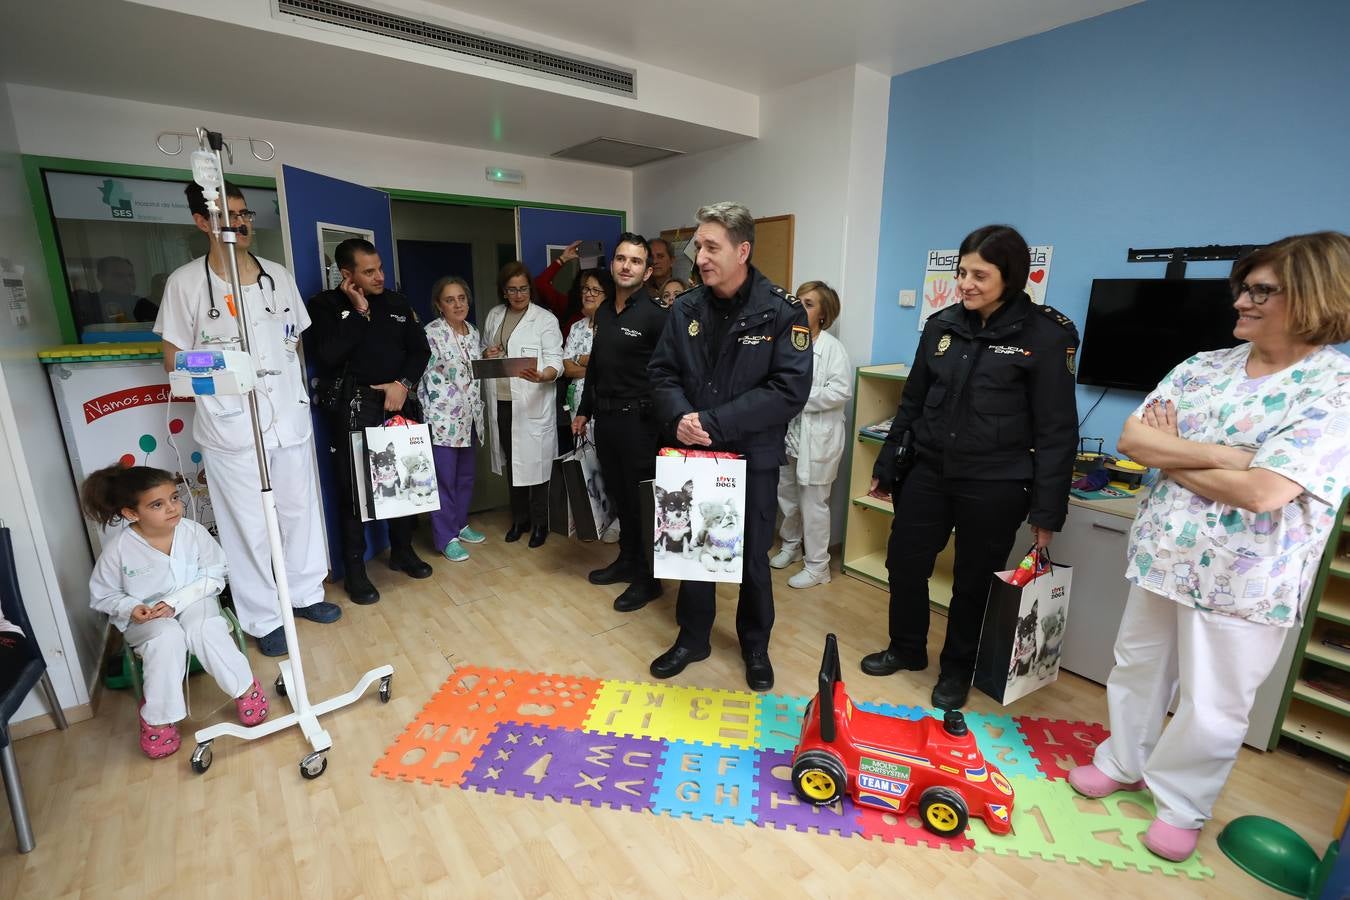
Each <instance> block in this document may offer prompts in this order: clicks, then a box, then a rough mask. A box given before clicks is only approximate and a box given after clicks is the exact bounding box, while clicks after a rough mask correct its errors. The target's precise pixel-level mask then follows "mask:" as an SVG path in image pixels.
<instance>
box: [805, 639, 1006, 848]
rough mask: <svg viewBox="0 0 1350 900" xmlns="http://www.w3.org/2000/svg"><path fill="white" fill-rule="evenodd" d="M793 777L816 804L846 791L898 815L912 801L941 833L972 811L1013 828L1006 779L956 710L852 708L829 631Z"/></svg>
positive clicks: (960, 826)
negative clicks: (892, 712)
mask: <svg viewBox="0 0 1350 900" xmlns="http://www.w3.org/2000/svg"><path fill="white" fill-rule="evenodd" d="M792 784H793V786H794V787H795V788H796V791H797V795H798V796H799V797H801V798H802V799H803V800H805V801H806V802H807V803H811V804H814V805H816V806H825V805H828V804H830V803H834V802H835V801H836V800H838V799H839V798H841V797H843V796H844V794H846V793H847V794H850V795H851V796H852V797H853V801H854V802H855V803H857V804H858V805H859V806H872V807H878V808H880V809H884V810H888V811H890V812H893V813H895V814H897V815H899V814H902V813H904V812H905V810H907V809H909V808H910V807H911V806H914V805H916V804H917V805H918V807H919V818H920V819H922V820H923V825H924V827H925V828H927V829H928V830H929V831H931V832H933V833H934V834H937V835H940V836H942V837H951V836H953V835H957V834H960V833H962V832H963V831H965V830H966V826H967V825H968V824H969V822H970V817H971V816H972V815H975V816H979V817H980V818H982V819H984V822H985V824H986V825H987V826H988V827H989V830H990V831H991V832H993V833H994V834H1007V833H1008V832H1009V831H1011V830H1012V809H1013V789H1012V785H1010V784H1009V783H1008V779H1007V778H1004V777H1003V773H1002V772H1000V771H999V770H998V769H997V768H996V767H995V766H993V765H991V764H990V763H988V762H986V761H985V759H984V755H983V754H982V753H981V752H980V748H979V746H978V745H976V743H975V735H973V734H971V733H970V730H969V728H967V727H966V720H965V717H964V716H963V715H961V712H960V711H959V710H951V711H949V712H948V713H947V715H946V717H945V718H944V719H943V720H942V721H940V722H939V721H938V720H937V719H936V718H934V717H932V716H924V717H923V718H922V719H920V720H919V721H917V722H915V721H907V720H903V719H895V718H892V717H890V716H883V715H880V714H877V713H870V712H866V711H864V710H859V709H854V707H853V703H852V702H851V701H850V700H849V698H848V693H847V691H846V690H845V687H844V682H843V680H842V678H841V676H840V671H839V646H838V643H837V642H836V640H835V636H834V635H833V634H829V635H826V636H825V654H824V656H823V657H822V658H821V661H820V690H819V692H818V693H817V694H816V696H815V698H814V699H813V700H812V701H811V702H810V704H809V705H808V706H807V708H806V714H805V717H804V718H803V720H802V731H801V738H800V740H799V741H798V742H797V752H796V754H795V755H794V756H793V759H792Z"/></svg>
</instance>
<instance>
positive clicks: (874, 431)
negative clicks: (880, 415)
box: [858, 416, 895, 441]
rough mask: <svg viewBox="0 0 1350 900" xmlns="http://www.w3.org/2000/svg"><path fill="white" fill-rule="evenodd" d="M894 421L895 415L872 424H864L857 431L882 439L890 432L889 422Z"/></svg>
mask: <svg viewBox="0 0 1350 900" xmlns="http://www.w3.org/2000/svg"><path fill="white" fill-rule="evenodd" d="M894 421H895V416H891V417H890V418H889V419H884V420H882V421H880V422H877V423H876V424H874V425H864V426H863V427H862V428H859V429H858V432H859V433H860V434H865V435H867V436H868V437H874V438H880V439H881V440H883V441H884V440H886V435H888V434H890V433H891V423H892V422H894Z"/></svg>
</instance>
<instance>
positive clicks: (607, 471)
mask: <svg viewBox="0 0 1350 900" xmlns="http://www.w3.org/2000/svg"><path fill="white" fill-rule="evenodd" d="M609 269H610V272H611V274H613V276H614V291H615V296H614V301H613V302H612V303H611V302H608V301H606V302H605V303H603V304H601V306H600V308H599V309H597V310H596V311H595V338H594V341H593V343H592V346H591V358H590V360H589V362H588V364H587V366H586V389H585V391H584V392H583V395H582V398H581V405H580V406H579V407H578V408H577V417H576V419H574V420H573V421H572V433H573V434H575V435H577V436H578V437H580V436H581V435H582V434H584V433H585V428H586V421H587V420H588V419H589V418H591V416H592V415H594V416H595V449H596V453H597V455H598V456H599V457H600V472H601V474H602V475H603V476H604V478H605V490H606V491H607V492H608V493H609V497H610V502H611V503H613V505H614V508H615V509H617V510H618V512H619V558H618V559H616V560H615V561H614V562H613V563H611V564H610V565H608V566H606V567H605V568H603V569H596V570H595V571H594V572H592V573H591V574H590V581H591V583H592V584H614V583H615V582H618V581H628V582H631V583H630V584H629V586H628V588H627V589H626V590H625V591H624V592H623V593H622V594H620V595H619V596H618V597H617V598H616V599H615V601H614V608H615V609H616V610H618V611H619V612H632V611H633V610H636V609H641V608H642V607H644V606H646V605H647V604H648V603H650V602H651V601H652V600H655V599H656V598H657V597H659V596H661V582H659V581H657V580H656V579H655V578H653V577H652V570H651V564H650V563H649V562H648V557H647V548H646V547H645V546H644V541H643V535H644V534H646V533H647V531H648V529H646V528H643V527H642V507H641V503H640V500H639V494H638V490H639V486H640V485H641V484H642V482H644V481H650V480H651V479H652V478H653V477H654V476H655V475H656V450H657V443H658V438H657V432H658V429H657V420H656V415H655V413H654V412H653V409H652V385H651V381H650V379H649V378H648V375H647V365H648V363H649V362H650V361H651V358H652V351H653V350H655V349H656V342H657V340H659V339H660V337H661V333H662V332H663V331H664V330H665V327H666V320H667V319H668V318H670V312H669V310H668V309H667V308H666V307H665V306H662V305H661V299H660V297H658V296H656V295H655V294H653V293H652V292H651V291H650V290H648V285H646V284H644V282H645V280H646V278H647V275H648V273H649V272H650V271H651V248H650V246H649V245H648V244H647V241H646V240H645V239H644V238H643V237H642V235H640V234H632V233H628V232H625V233H624V234H621V235H619V242H618V245H617V246H616V247H615V248H614V259H613V260H612V261H611V262H610V266H609Z"/></svg>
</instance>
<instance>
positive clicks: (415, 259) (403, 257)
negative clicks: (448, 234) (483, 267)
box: [398, 240, 478, 325]
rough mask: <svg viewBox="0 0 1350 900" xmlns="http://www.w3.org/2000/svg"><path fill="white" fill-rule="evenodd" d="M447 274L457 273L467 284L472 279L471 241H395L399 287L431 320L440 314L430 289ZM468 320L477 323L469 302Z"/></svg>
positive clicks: (426, 317)
mask: <svg viewBox="0 0 1350 900" xmlns="http://www.w3.org/2000/svg"><path fill="white" fill-rule="evenodd" d="M446 275H458V276H459V277H460V278H463V279H464V280H465V281H466V282H468V283H469V284H470V285H472V284H473V283H474V280H473V244H463V243H457V242H453V241H409V240H400V241H399V242H398V278H399V285H398V286H399V291H400V292H402V293H403V295H404V296H405V297H407V298H408V302H409V303H411V304H412V307H413V309H415V310H417V314H418V315H419V316H421V317H422V321H423V322H430V321H431V320H432V319H434V318H436V317H437V316H439V315H440V311H439V310H437V309H435V308H434V307H433V304H432V298H431V289H432V288H433V287H435V285H436V282H437V281H439V280H440V279H441V278H443V277H445V276H446ZM469 321H470V322H473V323H474V324H475V325H476V324H478V323H477V321H476V317H475V315H474V308H473V305H472V304H470V305H469Z"/></svg>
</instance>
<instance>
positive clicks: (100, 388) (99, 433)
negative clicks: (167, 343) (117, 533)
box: [47, 359, 216, 554]
mask: <svg viewBox="0 0 1350 900" xmlns="http://www.w3.org/2000/svg"><path fill="white" fill-rule="evenodd" d="M47 374H48V376H49V377H50V378H51V383H52V393H53V394H54V395H55V397H56V405H57V414H58V417H59V418H60V420H61V431H62V434H63V435H64V437H65V440H66V451H67V453H69V455H70V464H71V468H72V469H73V470H74V475H75V480H76V482H77V483H83V481H84V479H85V478H87V477H88V476H89V474H90V473H91V472H94V471H95V470H97V469H101V468H103V467H105V466H110V465H113V464H114V463H121V464H122V465H127V466H133V465H134V466H154V467H155V468H158V469H164V470H166V471H168V472H172V473H174V474H175V476H181V477H179V478H178V496H179V499H180V500H182V501H183V510H184V515H187V516H189V517H191V518H195V520H196V521H197V522H199V523H200V524H202V525H204V526H205V527H206V528H207V529H208V530H209V531H210V532H211V533H212V534H215V531H216V517H215V514H214V513H213V512H212V510H211V500H210V498H209V497H208V496H207V492H206V463H205V460H204V459H203V458H202V452H201V448H200V447H198V446H197V442H196V441H194V440H193V439H192V420H193V415H194V414H195V412H196V407H195V405H194V403H193V401H192V400H178V399H173V400H172V401H171V399H170V396H169V384H168V377H167V375H166V373H165V371H164V367H163V365H161V364H160V361H159V360H158V359H141V360H127V361H118V362H90V363H53V364H51V365H49V366H48V367H47ZM184 482H186V484H184ZM122 527H123V526H122V525H121V524H117V525H114V526H113V528H112V529H109V530H116V529H121V528H122ZM107 531H108V530H105V529H101V528H99V527H98V526H97V525H94V524H92V523H90V528H89V538H90V542H91V544H92V545H93V548H94V553H95V554H98V553H99V552H100V551H101V550H102V544H103V540H104V535H105V534H106V533H107Z"/></svg>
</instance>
